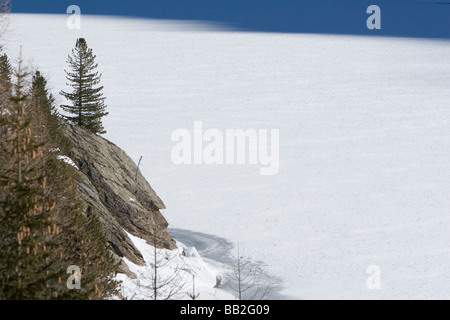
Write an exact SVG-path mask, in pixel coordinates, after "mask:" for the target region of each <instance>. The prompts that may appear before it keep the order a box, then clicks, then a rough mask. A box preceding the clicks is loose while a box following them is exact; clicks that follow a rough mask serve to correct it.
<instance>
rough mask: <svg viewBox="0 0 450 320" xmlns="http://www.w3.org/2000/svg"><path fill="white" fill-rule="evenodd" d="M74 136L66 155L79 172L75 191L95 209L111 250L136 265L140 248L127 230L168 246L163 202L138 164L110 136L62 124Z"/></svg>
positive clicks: (172, 245)
mask: <svg viewBox="0 0 450 320" xmlns="http://www.w3.org/2000/svg"><path fill="white" fill-rule="evenodd" d="M65 132H66V135H67V137H68V138H69V139H70V140H71V141H73V146H71V147H70V151H68V154H67V156H68V157H69V158H70V159H71V160H72V161H73V162H74V163H75V164H76V166H77V167H78V168H77V169H78V172H79V179H77V180H78V186H77V187H78V192H77V194H78V195H79V198H80V200H81V203H82V205H83V206H84V209H85V210H87V209H88V208H89V207H90V210H93V211H95V212H97V213H98V215H99V218H100V221H101V222H102V225H103V227H104V232H105V234H106V236H107V238H108V241H109V243H110V245H111V249H112V251H113V252H114V253H115V254H116V255H117V256H119V257H121V258H122V257H125V258H127V259H128V260H130V261H132V262H133V263H135V264H137V265H143V264H144V263H145V262H144V259H143V257H142V254H141V253H140V252H139V250H138V249H136V247H135V246H134V245H133V243H132V241H131V240H130V239H129V237H128V236H127V234H126V232H125V231H127V232H129V233H131V234H132V235H134V236H137V237H139V238H142V239H145V240H147V242H148V243H149V244H152V245H153V244H155V243H156V245H157V247H160V248H167V249H173V248H175V241H174V240H172V238H171V237H170V235H169V234H168V233H167V226H168V223H167V221H166V219H165V218H164V217H163V216H162V214H161V212H160V210H161V209H165V206H164V203H163V202H162V201H161V199H160V198H159V197H158V195H157V194H156V193H155V191H154V190H153V189H152V187H151V186H150V184H149V183H148V182H147V181H146V180H145V178H144V177H143V176H142V175H141V173H140V172H139V170H138V168H137V165H136V164H135V162H134V161H133V160H131V159H130V157H128V155H127V154H126V153H125V152H124V151H123V150H122V149H120V148H119V147H117V146H116V145H114V144H113V143H111V142H110V141H108V140H106V139H104V138H102V137H100V136H98V135H95V134H92V133H91V132H90V131H88V130H86V129H84V128H81V127H78V126H67V128H66V130H65ZM122 271H124V272H127V273H129V272H128V270H127V268H126V266H125V264H123V270H122Z"/></svg>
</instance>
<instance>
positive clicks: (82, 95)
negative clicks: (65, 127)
mask: <svg viewBox="0 0 450 320" xmlns="http://www.w3.org/2000/svg"><path fill="white" fill-rule="evenodd" d="M95 58H96V56H95V55H94V54H93V53H92V49H90V48H88V46H87V43H86V40H85V39H83V38H80V39H78V40H77V42H76V45H75V49H73V50H72V55H69V57H68V60H67V63H68V64H69V66H70V68H71V71H70V72H68V71H66V75H67V76H66V78H67V80H68V81H69V83H68V84H67V85H68V86H71V87H72V88H73V91H72V92H65V91H61V95H63V96H64V97H65V98H66V99H67V100H69V101H70V102H71V103H72V104H71V105H62V106H61V108H62V109H63V110H64V111H66V112H67V113H69V115H67V116H64V118H65V119H67V120H69V121H70V122H71V123H73V124H77V125H79V126H83V127H86V128H87V129H89V130H90V131H92V132H94V133H96V134H103V133H106V131H105V129H104V128H103V125H102V122H101V118H102V117H104V116H106V115H107V114H108V112H106V111H105V109H106V105H105V98H104V97H103V94H102V92H101V91H102V90H103V87H102V86H100V87H96V86H97V85H98V84H99V83H100V78H101V75H100V74H99V73H98V72H96V71H95V69H96V68H97V66H98V64H97V63H96V62H95Z"/></svg>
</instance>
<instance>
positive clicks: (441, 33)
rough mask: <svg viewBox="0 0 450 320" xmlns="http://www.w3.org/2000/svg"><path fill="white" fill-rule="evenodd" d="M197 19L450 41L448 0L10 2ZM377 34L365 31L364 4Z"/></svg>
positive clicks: (27, 9)
mask: <svg viewBox="0 0 450 320" xmlns="http://www.w3.org/2000/svg"><path fill="white" fill-rule="evenodd" d="M72 4H76V5H78V6H79V7H80V8H81V11H82V14H96V15H119V16H131V17H140V18H155V19H169V20H201V21H208V22H213V23H218V24H221V25H223V24H225V25H227V26H229V27H231V28H233V29H236V30H241V31H258V32H285V33H327V34H352V35H383V36H402V37H420V38H450V0H442V1H439V0H435V1H432V0H370V1H369V0H127V1H124V0H58V1H57V2H56V1H54V0H39V1H36V0H32V1H31V0H13V1H12V12H17V13H59V14H61V13H65V12H66V8H67V7H68V6H69V5H72ZM372 4H375V5H378V6H379V7H380V8H381V27H382V28H381V30H369V29H368V28H367V27H366V20H367V18H368V17H369V14H367V13H366V10H367V8H368V6H369V5H372Z"/></svg>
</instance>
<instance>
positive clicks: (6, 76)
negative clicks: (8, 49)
mask: <svg viewBox="0 0 450 320" xmlns="http://www.w3.org/2000/svg"><path fill="white" fill-rule="evenodd" d="M11 73H12V68H11V63H10V62H9V59H8V56H7V55H6V54H5V53H4V54H2V55H0V85H1V86H2V89H3V90H2V91H9V90H10V88H11ZM5 89H6V90H5Z"/></svg>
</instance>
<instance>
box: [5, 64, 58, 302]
mask: <svg viewBox="0 0 450 320" xmlns="http://www.w3.org/2000/svg"><path fill="white" fill-rule="evenodd" d="M13 76H14V78H15V82H14V83H13V84H12V91H11V97H10V100H11V109H10V110H11V112H8V113H7V114H5V115H2V116H1V117H0V124H1V126H2V128H5V129H6V134H5V135H4V137H5V138H6V141H5V143H4V149H3V150H2V152H1V157H2V159H0V160H1V163H2V167H1V168H0V252H1V253H2V254H1V255H0V299H49V298H52V297H53V293H54V291H52V285H51V281H52V280H53V279H54V278H55V277H56V275H58V274H60V272H59V270H57V269H55V265H56V264H57V261H58V259H56V254H55V251H54V250H56V246H55V244H54V242H53V241H52V239H53V236H54V235H56V234H57V233H58V232H59V231H58V228H57V226H56V223H55V222H54V220H53V217H52V214H51V211H52V209H53V207H54V202H53V201H52V199H51V198H50V196H49V195H48V189H47V185H46V177H45V175H44V174H43V170H42V159H43V153H42V149H41V144H40V143H38V142H37V141H35V138H34V137H35V135H34V134H32V130H31V122H32V119H31V116H30V114H29V112H28V111H29V108H28V105H27V104H28V100H29V92H28V90H27V89H28V88H27V85H26V79H27V77H28V72H27V70H26V69H25V68H23V64H22V61H21V59H19V62H18V67H17V68H16V69H15V70H14V71H13ZM4 157H7V158H6V159H3V158H4Z"/></svg>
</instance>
